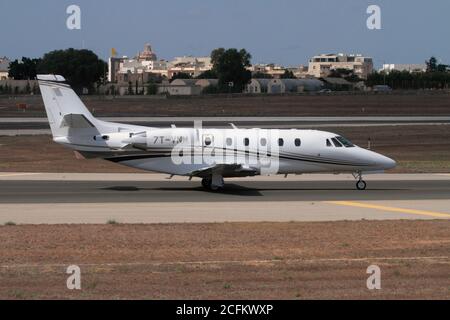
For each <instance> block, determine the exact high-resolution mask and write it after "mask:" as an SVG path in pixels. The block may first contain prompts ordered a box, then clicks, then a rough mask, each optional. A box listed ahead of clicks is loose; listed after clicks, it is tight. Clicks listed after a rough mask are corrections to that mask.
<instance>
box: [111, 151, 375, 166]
mask: <svg viewBox="0 0 450 320" xmlns="http://www.w3.org/2000/svg"><path fill="white" fill-rule="evenodd" d="M200 155H201V154H200ZM169 157H171V154H162V153H159V154H154V155H149V154H146V155H144V154H143V155H131V156H118V157H110V158H105V160H108V161H112V162H116V163H120V162H126V161H132V160H142V159H155V158H169ZM268 157H270V156H268ZM279 158H280V159H284V160H294V161H303V162H312V163H321V164H333V165H340V166H354V167H368V166H370V164H359V163H340V162H332V161H329V160H328V161H323V160H318V159H316V160H313V159H303V158H295V157H287V156H283V155H280V156H279Z"/></svg>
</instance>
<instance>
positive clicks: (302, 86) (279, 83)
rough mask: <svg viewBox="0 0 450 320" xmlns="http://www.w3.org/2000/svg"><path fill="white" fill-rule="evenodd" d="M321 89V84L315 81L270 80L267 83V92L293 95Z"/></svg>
mask: <svg viewBox="0 0 450 320" xmlns="http://www.w3.org/2000/svg"><path fill="white" fill-rule="evenodd" d="M322 88H323V82H322V81H320V80H317V79H271V80H270V81H269V83H268V88H267V92H268V93H272V94H277V93H290V92H291V93H295V92H310V91H319V90H321V89H322Z"/></svg>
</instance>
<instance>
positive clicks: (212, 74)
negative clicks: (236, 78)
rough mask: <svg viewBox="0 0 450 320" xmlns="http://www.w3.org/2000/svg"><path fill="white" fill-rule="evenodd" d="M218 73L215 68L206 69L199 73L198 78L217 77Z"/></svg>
mask: <svg viewBox="0 0 450 320" xmlns="http://www.w3.org/2000/svg"><path fill="white" fill-rule="evenodd" d="M217 78H218V77H217V74H216V72H215V71H214V70H206V71H205V72H202V73H201V74H199V75H198V76H197V77H196V79H217Z"/></svg>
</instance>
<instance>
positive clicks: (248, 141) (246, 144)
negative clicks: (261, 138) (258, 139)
mask: <svg viewBox="0 0 450 320" xmlns="http://www.w3.org/2000/svg"><path fill="white" fill-rule="evenodd" d="M249 145H250V140H249V139H248V138H245V139H244V146H246V147H248V146H249Z"/></svg>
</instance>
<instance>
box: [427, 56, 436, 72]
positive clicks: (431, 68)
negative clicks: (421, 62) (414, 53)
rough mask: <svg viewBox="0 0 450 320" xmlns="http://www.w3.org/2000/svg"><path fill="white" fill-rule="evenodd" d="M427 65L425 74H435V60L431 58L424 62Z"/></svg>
mask: <svg viewBox="0 0 450 320" xmlns="http://www.w3.org/2000/svg"><path fill="white" fill-rule="evenodd" d="M425 63H426V64H427V72H435V71H437V59H436V58H435V57H431V58H430V60H428V61H425Z"/></svg>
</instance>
